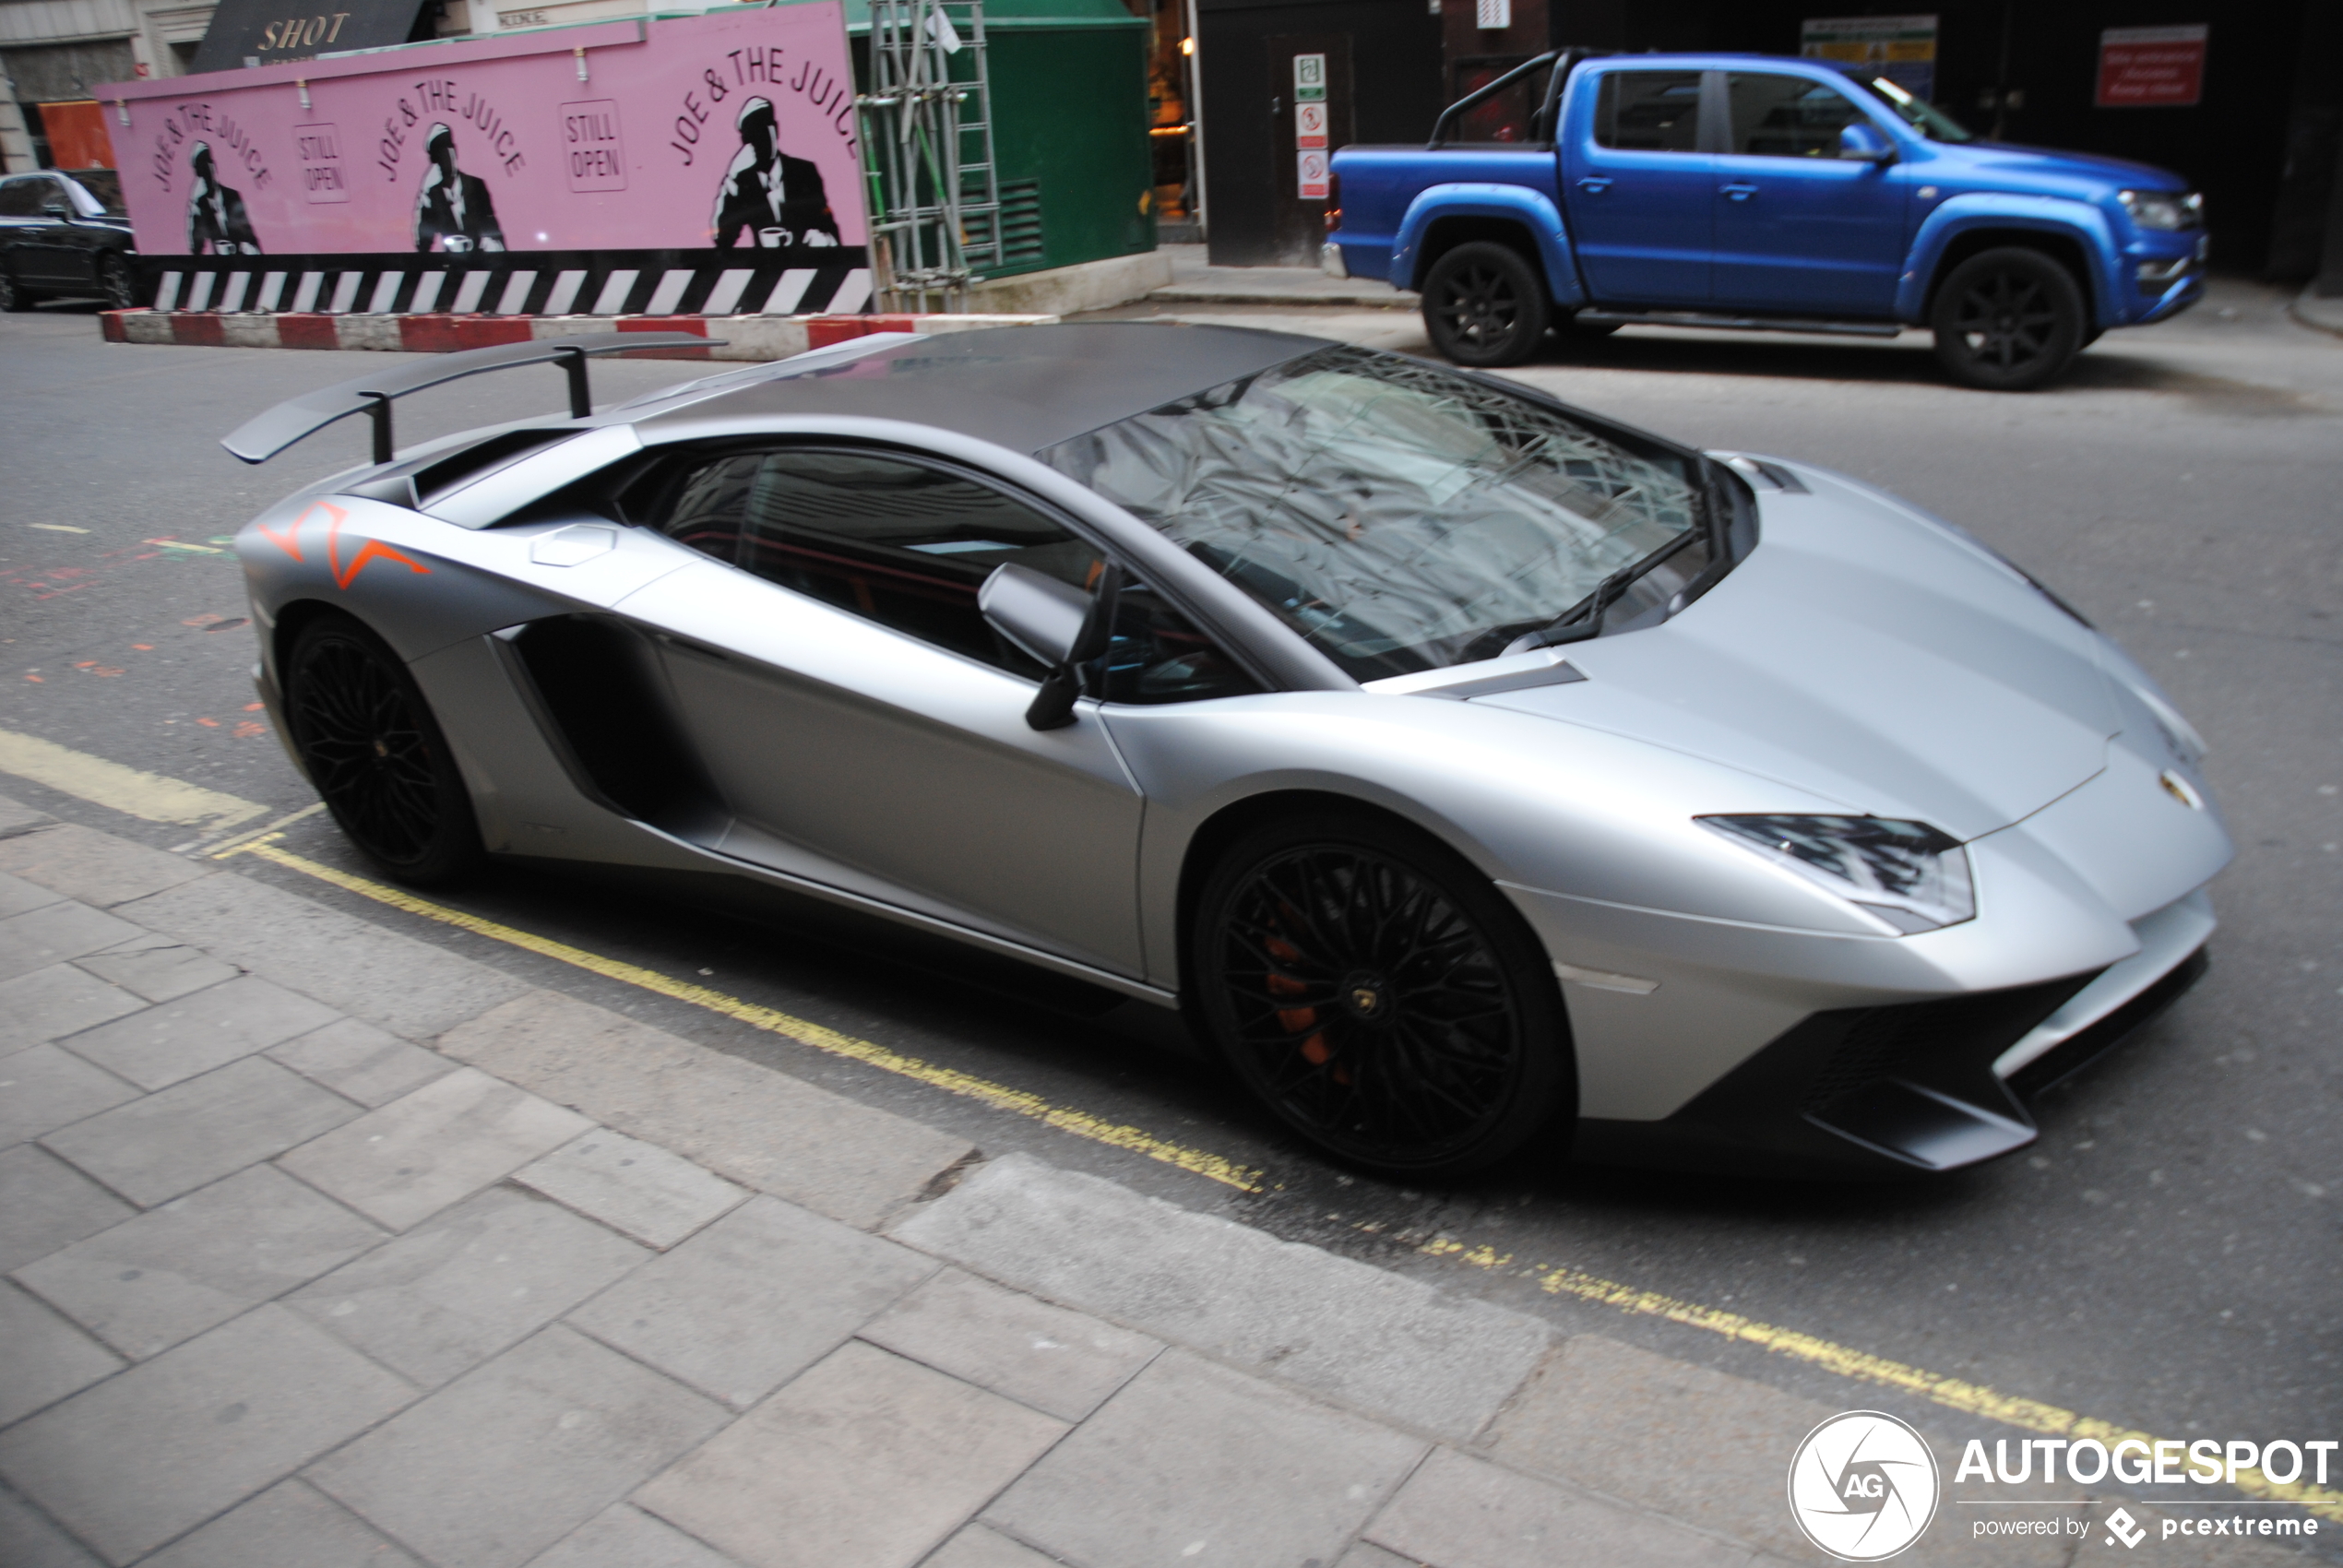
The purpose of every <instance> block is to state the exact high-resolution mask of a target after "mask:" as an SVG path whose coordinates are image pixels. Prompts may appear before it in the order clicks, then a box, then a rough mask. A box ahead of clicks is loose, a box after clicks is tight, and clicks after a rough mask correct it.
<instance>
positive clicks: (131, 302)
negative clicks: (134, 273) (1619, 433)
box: [98, 251, 138, 310]
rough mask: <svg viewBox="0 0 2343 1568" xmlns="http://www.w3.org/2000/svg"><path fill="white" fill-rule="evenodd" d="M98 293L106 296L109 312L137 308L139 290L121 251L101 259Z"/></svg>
mask: <svg viewBox="0 0 2343 1568" xmlns="http://www.w3.org/2000/svg"><path fill="white" fill-rule="evenodd" d="M98 292H99V293H101V294H102V295H103V296H105V302H106V308H107V309H108V310H135V309H136V308H137V304H138V290H137V285H136V284H135V283H133V282H132V281H131V278H130V263H129V262H127V261H125V259H124V258H123V256H122V254H121V253H120V252H119V251H109V252H107V253H106V254H105V255H103V256H101V257H100V258H99V260H98Z"/></svg>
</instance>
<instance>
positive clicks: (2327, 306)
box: [2286, 288, 2343, 338]
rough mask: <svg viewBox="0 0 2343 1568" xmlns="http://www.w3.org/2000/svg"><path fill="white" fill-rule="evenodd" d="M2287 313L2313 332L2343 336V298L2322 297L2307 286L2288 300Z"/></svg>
mask: <svg viewBox="0 0 2343 1568" xmlns="http://www.w3.org/2000/svg"><path fill="white" fill-rule="evenodd" d="M2286 314H2287V315H2290V316H2292V317H2293V318H2294V319H2295V320H2296V321H2297V322H2299V323H2301V325H2302V326H2304V327H2309V328H2310V329H2311V330H2312V331H2313V332H2327V333H2332V334H2333V335H2334V336H2336V337H2337V338H2343V299H2337V298H2321V297H2320V296H2319V295H2317V294H2314V293H2313V292H2312V291H2311V290H2310V289H2308V288H2306V289H2304V290H2303V291H2301V293H2299V294H2297V295H2295V296H2294V298H2293V299H2292V300H2290V301H2289V302H2288V303H2287V306H2286Z"/></svg>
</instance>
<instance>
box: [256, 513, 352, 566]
mask: <svg viewBox="0 0 2343 1568" xmlns="http://www.w3.org/2000/svg"><path fill="white" fill-rule="evenodd" d="M313 512H323V513H325V514H326V517H327V526H328V527H331V528H337V529H338V528H339V527H341V520H342V518H344V517H348V516H349V515H350V514H349V513H347V512H345V511H343V510H342V509H341V508H340V507H339V506H335V505H329V504H327V502H323V501H313V502H311V503H310V504H309V505H307V506H305V507H303V509H302V514H301V516H300V517H295V518H294V519H293V520H292V524H291V527H289V528H287V529H285V531H284V532H282V533H279V532H278V531H277V530H276V529H272V528H270V527H269V526H268V524H267V523H256V524H254V525H253V526H254V527H255V528H256V529H259V530H260V537H261V538H263V539H265V540H268V542H269V543H271V544H273V545H275V546H276V547H277V548H278V549H279V550H281V551H283V552H285V553H286V554H288V555H290V556H291V557H292V558H293V559H294V560H295V561H301V560H302V553H301V525H302V524H303V523H305V522H307V521H308V520H309V517H310V514H311V513H313Z"/></svg>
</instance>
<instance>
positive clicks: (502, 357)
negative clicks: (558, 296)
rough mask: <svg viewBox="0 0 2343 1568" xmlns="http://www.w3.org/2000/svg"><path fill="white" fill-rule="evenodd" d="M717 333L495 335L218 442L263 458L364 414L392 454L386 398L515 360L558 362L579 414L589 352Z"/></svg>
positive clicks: (589, 406) (382, 450)
mask: <svg viewBox="0 0 2343 1568" xmlns="http://www.w3.org/2000/svg"><path fill="white" fill-rule="evenodd" d="M722 341H723V339H720V338H700V337H696V336H695V335H693V334H691V333H688V332H583V333H579V334H578V335H577V336H576V337H574V338H562V339H550V340H543V341H537V342H529V343H500V344H498V345H497V346H496V347H494V348H493V349H465V350H459V351H458V352H456V353H452V354H434V355H431V356H430V357H429V358H427V359H422V360H414V361H410V362H407V363H405V364H395V365H386V366H384V367H383V368H382V369H381V370H379V371H374V372H369V373H368V374H364V375H362V376H358V377H356V378H355V379H353V380H350V381H345V382H342V383H340V384H339V385H338V386H327V387H325V388H323V389H321V390H319V391H315V392H310V393H305V394H303V396H301V397H298V398H291V399H289V400H287V401H285V402H282V403H279V404H278V405H277V406H276V407H275V408H273V409H271V410H268V412H267V413H265V414H258V415H256V416H255V417H253V418H252V419H249V420H246V421H245V422H244V423H243V424H241V425H239V426H237V427H236V429H235V431H234V432H233V433H232V434H230V435H228V436H227V437H226V438H225V439H224V440H222V441H221V442H220V445H222V446H225V447H226V448H228V450H229V451H231V452H232V453H234V454H235V455H236V456H237V457H241V458H243V459H244V461H245V462H247V463H265V462H267V461H268V459H269V458H271V457H275V456H276V455H277V454H278V453H279V452H281V451H283V450H284V449H285V448H286V447H288V446H291V445H293V443H295V442H297V441H301V440H303V439H305V438H306V437H308V436H312V435H315V434H317V432H319V431H321V430H323V429H325V428H326V427H327V425H329V424H331V423H333V422H335V421H336V420H340V419H347V418H349V417H350V416H351V414H362V413H363V414H369V415H372V416H373V418H374V422H375V462H377V463H387V462H389V461H390V460H391V442H390V400H391V399H392V398H403V397H405V396H406V395H407V394H408V393H410V392H420V391H422V389H423V388H425V387H426V386H443V385H445V384H446V383H447V382H450V381H461V380H462V379H463V378H464V377H465V376H468V375H478V374H482V372H484V371H491V370H509V369H510V368H512V367H513V366H515V365H524V364H553V363H559V364H560V365H561V366H562V368H563V369H564V370H565V371H567V372H568V373H569V413H570V417H571V418H572V419H584V418H585V417H586V416H587V415H589V414H590V413H592V412H593V411H594V403H593V398H591V397H590V396H589V394H588V391H587V387H586V359H587V356H588V355H589V354H623V353H625V352H627V351H628V350H633V349H707V348H713V347H715V346H717V345H719V344H720V343H721V342H722Z"/></svg>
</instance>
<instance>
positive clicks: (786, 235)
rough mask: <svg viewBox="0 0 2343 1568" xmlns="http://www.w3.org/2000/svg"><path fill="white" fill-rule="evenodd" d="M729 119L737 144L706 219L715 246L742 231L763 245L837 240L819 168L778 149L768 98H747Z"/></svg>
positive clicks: (733, 239) (731, 241)
mask: <svg viewBox="0 0 2343 1568" xmlns="http://www.w3.org/2000/svg"><path fill="white" fill-rule="evenodd" d="M733 124H734V125H737V126H738V127H739V129H740V133H741V149H740V151H738V152H736V153H734V154H733V155H732V163H731V168H729V169H727V170H725V172H724V184H723V187H722V189H720V191H718V192H717V196H716V216H715V219H714V220H713V222H712V227H713V228H714V229H715V231H716V244H717V245H718V246H719V247H720V248H725V249H729V248H730V247H731V245H732V244H734V243H735V242H737V241H738V240H739V239H740V237H741V232H742V231H743V230H746V231H747V232H748V234H749V236H750V243H751V244H757V245H764V246H768V247H770V246H780V245H791V244H798V245H834V244H838V219H837V218H836V217H834V216H833V215H832V214H831V212H830V202H829V197H828V196H827V195H825V194H824V193H823V190H822V172H821V170H820V169H818V168H816V167H815V164H814V161H813V160H811V159H806V158H791V156H790V155H789V154H787V153H785V152H783V151H782V150H781V141H780V126H779V123H778V122H777V121H776V120H775V118H774V115H773V105H772V104H771V102H770V101H767V100H766V99H762V98H752V99H750V100H749V101H747V102H746V103H743V104H742V105H741V112H740V113H739V114H738V115H737V116H736V117H735V118H734V121H733Z"/></svg>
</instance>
